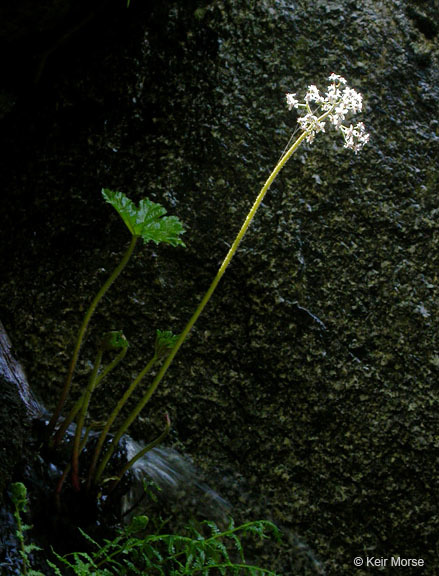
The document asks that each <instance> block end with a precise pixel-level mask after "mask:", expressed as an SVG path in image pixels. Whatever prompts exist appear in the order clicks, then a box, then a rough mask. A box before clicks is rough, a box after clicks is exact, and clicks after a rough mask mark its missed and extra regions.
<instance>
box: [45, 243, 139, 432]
mask: <svg viewBox="0 0 439 576" xmlns="http://www.w3.org/2000/svg"><path fill="white" fill-rule="evenodd" d="M137 239H138V237H137V236H132V238H131V242H130V245H129V246H128V249H127V250H126V252H125V254H124V255H123V257H122V260H121V261H120V263H119V264H118V266H116V268H115V269H114V270H113V272H112V274H111V275H110V277H109V278H108V280H107V281H106V282H105V284H104V285H103V286H102V288H101V289H100V290H99V292H98V293H97V294H96V296H95V297H94V299H93V301H92V303H91V304H90V306H89V308H88V310H87V312H86V314H85V316H84V320H83V321H82V325H81V328H80V329H79V333H78V337H77V340H76V345H75V348H74V351H73V356H72V359H71V361H70V366H69V371H68V373H67V378H66V381H65V384H64V388H63V390H62V392H61V396H60V398H59V401H58V404H57V406H56V408H55V411H54V413H53V415H52V418H51V419H50V422H49V425H48V433H49V434H51V433H52V432H53V430H54V428H55V426H56V423H57V421H58V418H59V416H60V414H61V410H62V409H63V406H64V403H65V401H66V399H67V396H68V393H69V391H70V387H71V384H72V378H73V373H74V371H75V368H76V363H77V362H78V356H79V351H80V349H81V345H82V341H83V340H84V336H85V333H86V331H87V327H88V324H89V322H90V319H91V317H92V316H93V313H94V311H95V309H96V307H97V305H98V304H99V302H100V301H101V300H102V298H103V297H104V295H105V293H106V292H107V290H108V289H109V288H110V286H111V285H112V284H113V283H114V282H115V280H116V279H117V277H118V276H119V274H120V273H121V272H122V270H123V269H124V268H125V266H126V265H127V264H128V261H129V259H130V258H131V255H132V253H133V250H134V248H135V246H136V243H137Z"/></svg>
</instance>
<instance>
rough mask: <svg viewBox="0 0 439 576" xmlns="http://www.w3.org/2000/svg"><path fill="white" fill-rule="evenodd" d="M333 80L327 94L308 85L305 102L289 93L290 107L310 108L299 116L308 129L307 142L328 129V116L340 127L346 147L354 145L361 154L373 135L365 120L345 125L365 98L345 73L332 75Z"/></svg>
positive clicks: (304, 127) (354, 148) (330, 77)
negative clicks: (326, 121)
mask: <svg viewBox="0 0 439 576" xmlns="http://www.w3.org/2000/svg"><path fill="white" fill-rule="evenodd" d="M329 80H330V81H331V82H332V84H330V85H329V86H328V87H327V89H326V93H325V96H324V97H323V96H322V95H321V94H320V92H319V90H318V88H317V86H315V85H314V84H311V85H310V86H308V90H307V92H306V94H305V98H304V102H303V103H302V102H300V101H299V100H298V99H297V98H296V94H287V95H286V98H287V105H288V108H289V109H290V110H291V109H292V108H297V109H300V108H305V109H306V114H304V115H303V116H301V117H299V118H298V119H297V122H298V124H299V126H300V128H301V129H302V130H303V132H306V135H305V136H306V140H307V142H313V140H314V138H315V135H316V134H317V133H318V132H324V131H325V120H326V118H327V119H328V120H329V122H330V123H331V124H332V125H333V126H334V127H335V128H336V130H340V132H341V133H342V135H343V138H344V142H345V144H344V145H345V148H351V149H352V150H353V151H354V152H355V153H357V152H359V151H360V150H361V149H362V148H363V146H364V145H365V144H367V142H368V141H369V134H367V132H366V129H365V127H364V124H363V123H362V122H359V123H358V124H356V125H355V126H353V125H352V124H350V125H349V126H345V125H344V124H343V122H344V121H345V120H346V117H347V116H348V115H349V114H355V113H357V112H360V111H361V110H362V108H363V97H362V96H361V94H360V93H359V92H357V91H356V90H354V89H353V88H349V86H346V80H345V79H344V78H343V76H339V75H338V74H331V75H330V76H329ZM341 85H343V86H344V87H343V88H340V86H341Z"/></svg>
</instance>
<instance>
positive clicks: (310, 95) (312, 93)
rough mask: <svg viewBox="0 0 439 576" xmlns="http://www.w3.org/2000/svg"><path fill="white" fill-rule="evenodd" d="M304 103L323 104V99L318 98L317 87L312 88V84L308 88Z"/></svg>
mask: <svg viewBox="0 0 439 576" xmlns="http://www.w3.org/2000/svg"><path fill="white" fill-rule="evenodd" d="M305 102H308V103H309V102H323V98H322V97H321V96H320V94H319V91H318V89H317V86H314V84H311V86H308V92H307V93H306V94H305Z"/></svg>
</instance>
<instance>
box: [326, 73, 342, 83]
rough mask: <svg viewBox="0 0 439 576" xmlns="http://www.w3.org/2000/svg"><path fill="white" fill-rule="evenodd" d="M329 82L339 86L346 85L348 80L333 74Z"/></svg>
mask: <svg viewBox="0 0 439 576" xmlns="http://www.w3.org/2000/svg"><path fill="white" fill-rule="evenodd" d="M329 80H330V81H331V82H336V83H338V84H346V80H345V79H344V78H343V76H339V75H338V74H331V76H329Z"/></svg>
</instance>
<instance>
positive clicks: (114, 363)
mask: <svg viewBox="0 0 439 576" xmlns="http://www.w3.org/2000/svg"><path fill="white" fill-rule="evenodd" d="M127 351H128V348H122V351H121V352H119V354H118V355H117V356H116V358H114V360H113V361H112V362H110V364H108V366H107V367H106V368H105V370H104V371H103V372H102V374H99V376H98V377H97V378H96V383H95V390H96V388H97V387H98V386H99V384H100V383H101V382H102V380H103V379H104V378H105V377H106V376H107V375H108V374H109V373H110V372H111V371H112V370H114V368H116V366H117V365H118V364H119V363H120V362H121V361H122V360H123V359H124V357H125V355H126V353H127ZM84 395H85V392H84V394H83V395H82V396H81V397H80V398H78V400H77V402H76V404H75V405H74V406H73V408H72V409H71V410H70V412H69V414H68V415H67V416H66V418H65V419H64V421H63V423H62V424H61V426H60V427H59V428H58V430H57V432H56V434H55V437H54V440H53V445H54V446H55V447H56V446H58V444H59V443H60V442H61V440H62V439H63V438H64V434H65V433H66V431H67V428H68V427H69V426H70V424H71V423H72V422H73V420H74V419H75V418H76V415H77V414H78V412H79V410H80V408H81V406H82V402H83V400H84Z"/></svg>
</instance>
